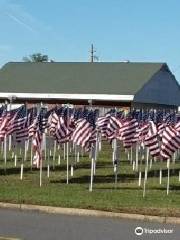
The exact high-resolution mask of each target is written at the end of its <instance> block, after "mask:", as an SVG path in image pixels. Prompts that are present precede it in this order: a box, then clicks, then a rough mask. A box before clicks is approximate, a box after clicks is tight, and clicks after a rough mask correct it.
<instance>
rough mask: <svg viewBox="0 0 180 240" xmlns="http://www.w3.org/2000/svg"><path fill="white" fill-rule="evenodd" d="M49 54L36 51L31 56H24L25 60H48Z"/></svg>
mask: <svg viewBox="0 0 180 240" xmlns="http://www.w3.org/2000/svg"><path fill="white" fill-rule="evenodd" d="M48 60H49V59H48V55H43V54H41V53H34V54H32V55H30V56H29V57H23V61H24V62H48Z"/></svg>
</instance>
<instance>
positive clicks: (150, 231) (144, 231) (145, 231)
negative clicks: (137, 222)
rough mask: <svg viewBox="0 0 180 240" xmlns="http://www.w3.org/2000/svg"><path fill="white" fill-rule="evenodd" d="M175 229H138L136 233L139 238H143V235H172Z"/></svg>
mask: <svg viewBox="0 0 180 240" xmlns="http://www.w3.org/2000/svg"><path fill="white" fill-rule="evenodd" d="M173 231H174V229H167V228H145V227H144V228H142V227H136V228H135V230H134V232H135V234H136V235H137V236H141V235H142V234H171V233H173Z"/></svg>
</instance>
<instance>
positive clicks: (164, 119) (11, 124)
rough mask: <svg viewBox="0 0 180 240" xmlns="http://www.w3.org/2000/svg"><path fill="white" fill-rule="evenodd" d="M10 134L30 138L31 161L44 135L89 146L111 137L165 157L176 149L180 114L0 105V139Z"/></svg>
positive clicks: (179, 145) (19, 138) (39, 152)
mask: <svg viewBox="0 0 180 240" xmlns="http://www.w3.org/2000/svg"><path fill="white" fill-rule="evenodd" d="M8 136H12V138H13V141H14V142H16V143H17V144H18V143H19V142H22V141H27V140H28V141H29V140H31V141H32V146H33V151H34V161H35V162H39V161H40V160H41V159H42V150H43V149H42V145H43V144H42V143H43V141H45V138H46V136H50V137H52V139H54V140H56V141H57V143H59V144H61V143H65V142H72V143H73V144H74V145H77V146H81V147H82V148H84V149H85V150H87V151H88V150H90V149H91V147H92V146H93V145H95V143H96V142H97V141H100V140H101V139H106V140H108V141H110V142H112V141H113V140H114V139H116V140H119V141H121V142H122V143H123V146H124V148H127V149H128V148H131V147H133V146H134V145H137V144H138V145H139V146H142V148H144V147H147V148H148V149H149V153H150V155H151V156H153V157H159V158H162V159H169V158H171V156H172V155H173V153H175V152H176V151H177V150H178V149H180V118H179V116H178V114H177V113H175V112H174V111H169V112H166V111H155V110H152V111H143V110H133V111H131V112H129V113H128V114H127V113H124V112H123V111H116V110H115V109H112V110H111V111H109V112H108V113H106V114H105V115H104V116H99V111H98V110H88V109H86V108H84V109H76V108H69V107H55V108H53V109H51V110H47V109H46V108H43V107H33V108H27V106H26V105H22V106H21V107H19V108H17V109H13V110H10V111H8V110H7V108H6V106H2V107H1V108H0V140H1V141H2V142H3V141H6V139H7V137H8Z"/></svg>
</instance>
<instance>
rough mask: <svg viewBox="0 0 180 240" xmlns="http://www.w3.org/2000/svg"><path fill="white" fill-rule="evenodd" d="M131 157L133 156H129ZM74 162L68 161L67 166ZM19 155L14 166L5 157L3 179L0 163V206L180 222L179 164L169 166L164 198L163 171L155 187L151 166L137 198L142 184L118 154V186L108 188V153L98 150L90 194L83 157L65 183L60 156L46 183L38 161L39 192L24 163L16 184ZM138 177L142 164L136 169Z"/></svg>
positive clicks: (111, 176) (154, 169) (107, 147)
mask: <svg viewBox="0 0 180 240" xmlns="http://www.w3.org/2000/svg"><path fill="white" fill-rule="evenodd" d="M133 156H134V154H133ZM73 159H74V157H73V156H71V157H70V159H69V160H70V161H72V160H73ZM20 163H21V157H20V156H19V159H18V162H17V167H14V160H13V159H11V158H10V155H9V158H8V162H7V170H6V174H5V172H4V161H3V159H2V157H1V160H0V201H2V202H11V203H26V204H28V203H31V204H39V205H51V206H60V207H73V208H88V209H99V210H105V211H113V212H129V213H140V214H149V215H161V216H179V217H180V182H179V180H178V175H179V169H180V161H179V160H178V161H177V162H176V163H175V164H173V163H171V165H170V166H171V171H170V176H171V178H170V192H169V195H168V196H167V194H166V184H167V177H166V176H167V168H166V163H163V164H161V166H162V167H163V179H162V184H161V185H159V171H158V169H159V166H160V163H158V162H156V163H154V162H153V165H152V168H151V169H150V170H149V172H148V181H147V184H146V190H147V191H146V196H145V198H143V196H142V194H143V182H142V185H141V187H139V186H138V173H136V172H133V170H132V165H130V163H129V161H128V160H127V157H126V155H125V153H124V150H123V149H121V161H120V165H119V175H118V184H117V187H116V188H115V185H114V172H113V167H112V149H111V147H110V145H107V144H105V145H103V148H102V151H101V153H100V154H99V156H98V160H97V168H96V176H95V178H94V184H93V191H92V192H89V182H90V168H91V161H90V159H89V158H88V156H84V157H80V162H79V163H77V164H76V165H75V169H74V176H73V177H70V180H69V184H68V185H67V184H66V161H65V160H63V157H62V156H61V165H60V166H58V160H57V159H56V162H55V170H53V169H52V161H51V171H50V178H47V168H46V164H47V163H46V162H43V178H42V187H39V170H37V169H33V170H31V168H30V161H29V159H28V161H26V162H25V168H24V176H23V180H22V181H21V180H20ZM142 171H143V176H144V165H143V167H142Z"/></svg>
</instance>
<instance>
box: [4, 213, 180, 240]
mask: <svg viewBox="0 0 180 240" xmlns="http://www.w3.org/2000/svg"><path fill="white" fill-rule="evenodd" d="M136 227H142V229H143V234H142V235H138V236H137V235H136V234H135V228H136ZM164 229H165V230H166V231H169V233H146V232H148V231H149V232H152V230H156V231H165V230H164ZM141 231H142V230H141V229H140V230H139V232H140V233H141ZM172 231H173V232H172ZM170 232H172V233H170ZM0 237H11V238H17V239H24V240H36V239H37V240H56V239H58V240H96V239H97V240H101V239H102V240H131V239H132V240H134V239H135V240H136V239H158V240H161V239H163V240H166V239H167V240H170V239H172V240H180V225H166V224H158V223H145V222H141V221H132V220H124V219H112V218H96V217H80V216H68V215H55V214H45V213H39V212H34V211H32V212H30V211H20V210H9V209H0ZM0 239H1V238H0Z"/></svg>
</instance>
